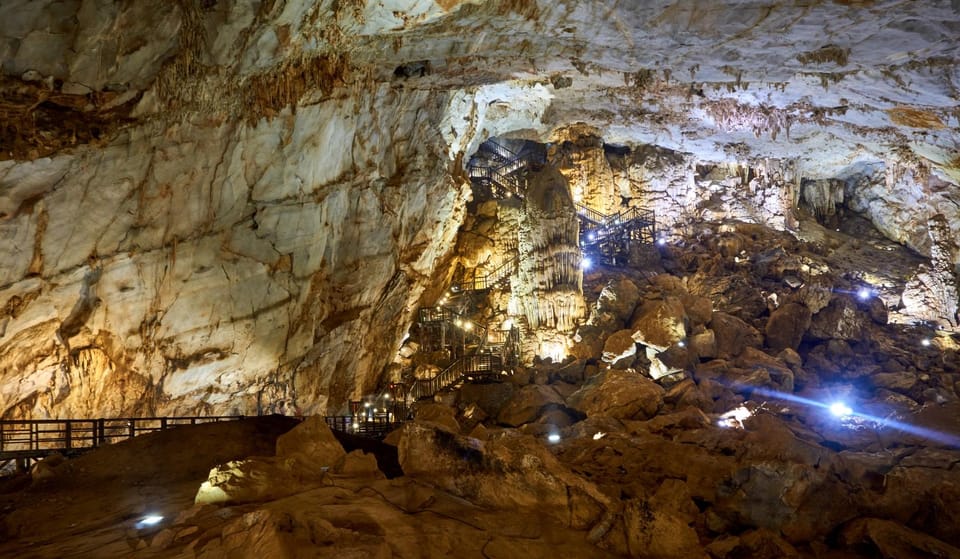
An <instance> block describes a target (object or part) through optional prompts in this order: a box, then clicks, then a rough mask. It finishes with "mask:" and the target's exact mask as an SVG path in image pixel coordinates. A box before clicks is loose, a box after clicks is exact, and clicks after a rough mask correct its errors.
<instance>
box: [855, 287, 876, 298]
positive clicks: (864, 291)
mask: <svg viewBox="0 0 960 559" xmlns="http://www.w3.org/2000/svg"><path fill="white" fill-rule="evenodd" d="M872 296H873V290H872V289H870V288H869V287H861V288H860V290H859V291H857V298H859V299H860V300H861V301H866V300H867V299H869V298H870V297H872Z"/></svg>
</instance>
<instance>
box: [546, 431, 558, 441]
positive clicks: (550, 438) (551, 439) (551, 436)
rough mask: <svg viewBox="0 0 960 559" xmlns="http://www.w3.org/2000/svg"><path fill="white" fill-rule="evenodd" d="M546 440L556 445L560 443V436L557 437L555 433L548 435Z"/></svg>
mask: <svg viewBox="0 0 960 559" xmlns="http://www.w3.org/2000/svg"><path fill="white" fill-rule="evenodd" d="M547 440H548V441H550V442H552V443H558V442H560V435H558V434H557V433H550V434H549V435H548V436H547Z"/></svg>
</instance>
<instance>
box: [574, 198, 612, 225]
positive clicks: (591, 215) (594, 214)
mask: <svg viewBox="0 0 960 559" xmlns="http://www.w3.org/2000/svg"><path fill="white" fill-rule="evenodd" d="M574 205H575V206H576V208H577V215H579V216H580V217H582V218H584V219H587V220H589V221H591V222H593V223H595V224H597V225H603V224H605V223H606V222H607V220H608V219H609V218H610V216H608V215H606V214H602V213H600V212H598V211H597V210H595V209H593V208H589V207H587V206H585V205H583V204H581V203H580V202H575V203H574Z"/></svg>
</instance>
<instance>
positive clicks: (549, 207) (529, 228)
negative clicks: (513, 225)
mask: <svg viewBox="0 0 960 559" xmlns="http://www.w3.org/2000/svg"><path fill="white" fill-rule="evenodd" d="M518 234H519V240H520V242H519V266H518V271H517V281H516V283H514V284H512V286H511V288H512V291H511V300H510V306H511V309H514V308H515V309H517V312H515V313H513V312H512V313H511V314H517V315H522V316H523V317H524V318H525V319H526V321H527V325H528V327H529V329H530V331H531V332H532V333H533V337H532V339H531V340H530V342H533V343H535V344H536V350H535V354H536V355H538V356H540V357H544V358H547V357H549V358H552V359H554V360H560V359H562V358H563V357H565V356H566V353H567V351H566V350H567V339H568V338H569V335H570V334H571V333H572V332H573V329H574V327H575V326H576V324H577V322H578V321H579V320H580V319H581V318H583V316H584V315H585V314H586V306H585V304H584V302H583V294H582V279H583V276H582V270H581V261H582V256H581V253H580V244H579V226H578V223H577V218H576V214H575V212H574V208H573V201H572V200H571V198H570V192H569V189H568V186H567V184H566V180H565V179H564V177H563V175H561V174H560V173H559V172H558V171H557V169H556V168H555V167H553V166H552V165H550V164H549V163H548V164H547V165H545V166H544V167H543V168H542V169H540V170H538V171H535V172H533V173H531V174H530V176H529V177H528V178H527V191H526V197H525V198H524V204H523V211H522V212H521V214H520V220H519V231H518Z"/></svg>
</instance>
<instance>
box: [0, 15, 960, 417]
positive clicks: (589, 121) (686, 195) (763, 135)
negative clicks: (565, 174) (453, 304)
mask: <svg viewBox="0 0 960 559" xmlns="http://www.w3.org/2000/svg"><path fill="white" fill-rule="evenodd" d="M958 22H960V14H958V8H957V5H956V2H950V1H947V0H938V1H932V2H899V1H895V0H885V1H872V2H868V1H864V2H813V3H808V4H804V5H803V6H795V5H792V4H784V3H770V2H759V1H751V2H746V3H744V2H714V3H710V4H709V5H707V4H701V3H695V4H689V3H684V2H667V1H661V2H648V3H645V4H644V5H643V6H642V7H638V6H633V5H631V6H626V5H624V4H623V3H617V2H612V1H608V0H595V1H592V2H580V3H573V4H570V3H557V2H549V1H540V2H537V1H534V0H490V1H484V2H481V1H457V0H444V1H439V0H437V1H433V0H430V1H426V2H423V1H412V0H384V1H381V2H360V1H352V2H329V1H325V0H323V1H312V2H308V1H303V0H263V1H260V2H236V1H232V0H220V1H207V0H203V1H201V0H178V1H177V2H169V1H161V0H150V1H143V2H133V3H116V2H109V1H102V0H66V1H59V0H58V1H54V0H42V1H25V0H24V1H16V0H15V1H9V2H4V3H3V5H2V6H0V61H2V73H0V115H2V120H3V123H4V124H3V126H2V127H0V262H2V267H0V413H2V414H3V415H5V416H34V417H41V416H70V415H85V416H87V415H124V414H148V413H155V414H169V413H204V412H216V413H236V412H241V413H254V412H256V411H269V410H271V409H276V410H290V409H293V410H299V411H301V412H314V411H316V412H320V411H324V410H328V409H329V410H337V409H339V408H340V407H341V406H342V405H343V404H344V403H345V402H346V401H347V400H349V399H351V398H355V397H358V396H359V395H361V394H363V393H365V392H367V391H369V390H371V389H372V388H373V387H374V386H375V385H376V384H377V382H378V380H379V376H380V375H381V371H382V370H383V366H384V365H385V364H386V363H387V362H388V361H389V360H390V359H391V358H392V354H393V351H394V350H395V349H396V347H397V346H398V345H399V343H400V340H401V338H402V336H403V333H404V332H405V330H406V326H407V325H408V324H409V322H410V317H411V313H412V312H413V310H414V309H415V308H416V306H417V305H418V303H419V302H420V300H421V296H422V295H423V294H424V293H426V294H427V297H425V298H426V299H432V298H433V297H432V295H433V292H434V291H437V290H439V289H440V288H442V283H443V279H444V278H445V277H446V276H447V275H448V274H449V271H448V267H447V264H448V262H449V260H448V258H449V256H450V252H451V249H452V246H453V242H454V236H455V232H456V230H457V227H458V226H459V224H460V222H461V221H462V219H463V208H464V205H465V202H466V200H467V197H468V191H467V190H466V188H465V180H464V177H463V173H462V170H463V162H464V161H465V160H466V159H467V158H468V157H469V156H470V154H471V153H472V152H473V151H474V150H475V149H476V146H477V145H478V144H479V142H480V141H482V140H483V139H485V138H486V137H487V136H499V135H506V134H511V135H513V136H523V137H528V138H531V139H538V140H540V141H557V142H561V141H564V140H566V139H569V138H571V137H579V136H580V135H582V133H583V132H585V131H586V132H589V133H591V134H592V135H594V136H596V137H598V138H603V139H604V140H605V141H606V142H608V143H613V144H622V145H630V146H634V147H639V146H643V145H652V146H658V147H655V148H652V153H659V152H657V150H660V149H664V148H665V149H669V150H672V151H673V152H674V153H677V154H679V157H680V158H681V160H682V165H679V166H677V167H676V168H675V169H674V171H671V172H670V176H671V177H673V180H674V182H675V183H676V185H677V188H680V187H681V186H682V189H681V190H682V191H681V192H674V191H672V190H670V189H667V190H665V191H664V192H666V193H668V194H670V196H665V197H663V200H664V203H663V204H661V205H660V206H659V207H658V208H657V209H658V211H661V212H662V213H663V214H664V215H665V216H669V215H672V214H673V213H676V214H679V213H683V212H687V213H689V212H691V211H692V209H691V208H688V207H687V206H686V205H687V204H688V203H690V202H694V201H696V200H701V199H708V198H709V197H708V196H704V192H703V190H702V188H703V186H702V185H700V184H699V183H698V182H696V181H695V180H694V173H695V172H696V170H697V167H698V165H700V164H701V163H705V164H709V165H710V166H714V165H718V164H722V165H739V166H741V168H747V167H749V168H758V166H762V167H763V168H765V169H768V170H769V171H770V172H769V174H768V175H766V176H767V177H768V178H769V180H765V181H761V182H762V183H763V184H762V186H763V188H761V189H759V190H757V189H754V190H750V192H749V196H747V198H748V199H750V200H752V203H753V206H749V207H748V209H750V208H755V206H757V204H758V203H759V202H766V201H768V200H774V201H778V200H779V201H782V202H791V201H793V200H795V199H796V197H795V194H797V191H798V189H799V183H801V181H802V180H803V179H810V180H822V179H839V180H840V181H841V182H840V183H835V184H843V185H844V189H845V190H844V191H845V193H846V194H845V195H846V196H847V199H849V200H852V204H853V206H854V207H856V208H858V209H859V210H860V211H863V212H865V213H866V215H867V216H868V217H869V218H870V219H871V220H873V221H874V222H875V223H876V224H877V225H878V226H879V227H880V228H881V229H882V230H883V231H884V232H885V233H886V234H887V235H888V236H889V237H890V238H892V239H894V240H896V241H898V242H903V243H905V244H907V245H909V246H912V247H915V248H916V249H917V250H919V251H921V252H922V253H924V254H928V255H930V256H931V257H933V258H934V262H933V263H932V264H931V273H930V274H929V278H930V279H929V280H928V281H925V282H921V283H922V284H923V285H921V287H923V286H926V287H927V288H929V289H933V290H937V289H939V287H938V286H941V285H945V286H946V287H945V288H944V289H939V290H940V291H941V292H942V294H941V295H940V296H938V297H939V299H940V305H941V308H940V309H937V310H935V311H934V312H933V314H934V315H936V316H938V317H940V316H946V317H947V322H949V321H950V320H953V321H954V322H953V323H952V324H954V325H955V324H956V322H955V321H956V316H955V315H954V316H951V314H950V313H949V312H943V311H944V310H946V311H949V310H950V309H944V307H947V306H949V298H950V296H951V294H952V293H954V292H952V291H950V289H949V286H950V281H947V280H946V279H944V278H948V276H952V275H953V274H955V270H956V264H957V262H958V261H960V256H958V250H957V248H956V246H954V245H952V244H951V243H950V241H949V239H951V238H954V237H956V234H957V230H956V227H957V226H958V225H957V224H958V223H960V219H957V213H958V211H957V210H958V208H960V206H958V205H957V203H956V200H957V194H956V184H957V180H958V171H957V163H956V159H957V156H958V154H957V151H956V137H955V132H954V131H955V130H956V129H957V128H958V126H960V123H958V114H957V111H956V107H957V98H958V94H957V87H958V86H957V82H958V79H960V78H958V74H957V66H956V64H955V60H956V58H957V48H958V47H957V45H956V42H955V41H954V40H952V38H953V37H955V36H956V35H957V29H958V24H960V23H958ZM571 129H573V130H575V132H576V133H571ZM765 158H773V160H771V161H770V162H767V161H766V160H765ZM593 160H594V161H600V160H599V159H597V158H594V159H593ZM781 160H782V161H781ZM781 168H784V169H790V170H791V171H790V173H789V176H788V175H787V174H785V173H783V172H781ZM649 170H650V169H649V168H648V167H645V166H644V165H634V164H633V163H628V164H625V166H621V167H619V168H617V167H611V170H610V173H611V175H610V176H611V177H613V176H614V174H613V173H614V171H616V174H615V176H616V184H617V185H618V188H620V189H621V190H622V189H623V188H624V185H625V184H626V182H625V181H626V180H627V179H629V180H630V181H634V180H639V179H644V178H647V177H649V176H650V174H649V172H648V171H649ZM591 172H592V171H591ZM744 176H745V178H750V176H749V174H745V175H744ZM748 185H749V180H744V181H743V182H742V184H739V185H737V184H732V183H731V184H729V185H728V186H726V187H725V188H730V189H734V190H738V189H743V188H744V187H748ZM771 185H774V186H776V187H777V188H776V189H774V190H770V189H768V187H770V186H771ZM714 186H716V185H714ZM671 188H673V187H671ZM791 189H792V190H791ZM607 190H609V191H610V194H611V195H612V196H615V195H616V192H615V190H614V189H613V188H607ZM846 190H849V192H846ZM810 192H811V193H814V194H817V195H816V196H813V195H811V198H810V199H812V200H823V199H828V200H835V199H836V197H837V196H836V188H835V187H830V188H827V187H814V188H812V190H810ZM824 192H826V195H824ZM621 195H622V193H621ZM616 203H617V200H616V198H613V199H612V200H607V201H606V202H603V204H602V205H603V206H606V205H616ZM677 205H679V207H680V208H682V209H680V210H676V211H675V210H674V209H672V208H674V207H676V206H677ZM759 205H760V206H761V207H760V210H759V211H760V212H761V213H763V212H767V211H772V210H770V209H769V208H765V207H764V206H765V204H759ZM773 205H774V206H778V207H779V206H781V205H782V206H783V207H786V205H787V204H785V203H784V204H780V203H775V204H773ZM828 206H829V204H828ZM738 207H739V206H738ZM728 210H729V208H726V207H722V206H721V207H719V208H717V211H719V212H727V211H728ZM738 211H739V210H738ZM751 211H752V210H751ZM940 216H942V217H940ZM761 217H762V218H763V219H761V221H763V220H764V219H765V220H767V221H770V222H775V221H777V220H781V219H782V220H784V226H785V227H789V226H790V223H788V220H787V216H786V213H785V212H780V213H776V211H773V213H770V214H769V215H766V214H764V215H762V216H761ZM931 224H933V225H931ZM929 289H928V290H929ZM954 290H955V288H954ZM954 306H955V305H954ZM954 310H955V308H954Z"/></svg>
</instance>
